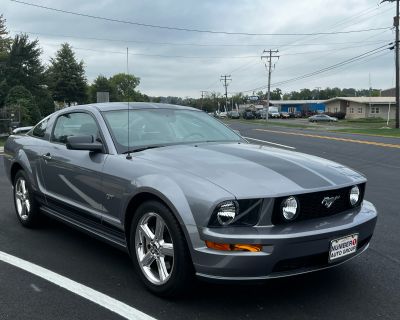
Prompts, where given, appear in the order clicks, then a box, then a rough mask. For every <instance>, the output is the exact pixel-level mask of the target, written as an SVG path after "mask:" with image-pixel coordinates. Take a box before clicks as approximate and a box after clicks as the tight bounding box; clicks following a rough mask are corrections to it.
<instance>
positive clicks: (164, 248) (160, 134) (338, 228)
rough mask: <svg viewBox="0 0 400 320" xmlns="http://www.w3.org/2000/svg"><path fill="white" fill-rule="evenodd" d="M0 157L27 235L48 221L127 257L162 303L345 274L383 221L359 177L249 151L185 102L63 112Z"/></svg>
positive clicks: (310, 159) (14, 139) (284, 153)
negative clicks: (208, 291) (193, 292)
mask: <svg viewBox="0 0 400 320" xmlns="http://www.w3.org/2000/svg"><path fill="white" fill-rule="evenodd" d="M253 117H254V116H253ZM4 152H5V156H4V171H5V172H6V175H7V177H8V179H9V181H10V182H11V184H12V195H13V200H14V204H15V211H16V217H17V219H18V221H19V222H20V223H21V225H23V226H24V227H27V228H29V227H33V226H35V225H39V224H40V222H41V220H40V218H41V215H42V214H46V215H48V216H50V217H53V218H55V219H57V220H60V221H62V222H64V223H66V224H68V225H70V226H72V227H75V228H77V229H79V230H81V231H83V232H86V233H88V234H90V235H92V236H94V237H96V238H98V239H101V240H103V241H106V242H107V243H110V244H112V245H114V246H115V247H118V248H120V249H121V250H123V251H125V252H127V253H129V255H130V258H131V261H132V263H133V265H134V269H135V273H136V274H137V275H138V276H139V277H140V279H141V280H142V281H143V283H144V284H145V285H146V287H147V288H148V289H149V290H150V291H151V292H153V293H155V294H158V295H162V296H174V295H177V294H181V295H182V294H185V293H186V292H187V291H188V290H190V288H188V287H189V286H190V284H191V283H193V278H194V277H195V276H197V277H199V278H202V279H209V280H219V281H239V282H240V281H244V280H253V281H261V280H265V279H270V278H279V277H283V276H291V275H296V274H303V273H306V272H311V271H317V270H322V269H326V268H330V267H334V266H337V265H340V264H342V263H344V262H346V261H348V260H350V259H351V258H354V257H356V256H358V255H360V254H362V253H363V252H364V251H365V250H366V249H367V248H368V246H369V242H370V240H371V237H372V235H373V232H374V229H375V224H376V220H377V211H376V209H375V207H374V205H373V204H372V203H370V202H368V201H366V200H365V199H364V194H365V186H366V182H367V179H366V178H365V177H364V176H363V175H362V174H361V173H359V172H356V171H354V170H352V169H350V168H347V167H345V166H343V165H340V164H338V163H335V162H332V161H328V160H325V159H321V158H318V157H315V156H310V155H307V154H304V153H296V152H293V151H288V150H282V149H278V148H273V147H267V146H261V145H253V144H250V143H248V142H247V141H246V140H245V139H243V138H242V137H241V136H240V135H238V134H237V133H235V132H234V131H232V130H231V129H230V128H229V127H227V126H225V125H224V124H222V123H221V122H220V121H217V120H216V119H214V118H212V117H210V116H208V115H207V114H206V113H204V112H202V111H200V110H197V109H194V108H189V107H184V106H176V105H168V104H155V103H143V102H136V103H130V104H127V103H122V102H120V103H118V102H117V103H99V104H91V105H83V106H74V107H69V108H65V109H62V110H60V111H58V112H56V113H53V114H52V115H50V116H48V117H46V118H45V119H43V120H42V121H41V122H40V123H39V124H37V125H36V126H35V127H34V128H33V130H31V131H30V132H29V134H28V135H23V136H18V135H11V136H10V137H9V138H8V139H7V141H6V143H5V146H4ZM238 168H239V169H240V170H238ZM7 194H8V192H7ZM10 194H11V192H10ZM2 214H4V215H6V214H8V212H2ZM42 231H43V230H42ZM40 232H41V230H40V229H38V230H37V231H36V232H35V233H36V236H39V233H40ZM19 233H20V232H19ZM53 236H56V234H53ZM19 238H20V239H22V238H23V236H22V235H21V236H20V237H19ZM63 254H66V252H63ZM103 258H104V259H107V258H108V257H107V253H104V256H103ZM80 259H85V257H80ZM358 265H362V266H364V267H365V263H364V261H363V260H360V261H359V262H358ZM99 268H101V265H100V266H99ZM103 272H106V270H104V271H103ZM338 272H339V273H340V274H343V272H346V271H345V270H344V269H341V270H338ZM347 277H348V279H349V281H351V278H352V277H357V278H358V279H362V278H363V269H362V268H357V265H355V266H354V268H352V269H351V272H350V273H348V274H347Z"/></svg>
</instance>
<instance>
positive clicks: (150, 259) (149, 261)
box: [140, 251, 155, 267]
mask: <svg viewBox="0 0 400 320" xmlns="http://www.w3.org/2000/svg"><path fill="white" fill-rule="evenodd" d="M154 260H155V258H154V256H153V255H152V254H151V253H150V251H149V252H147V253H146V254H145V255H144V257H143V259H142V260H141V261H140V263H141V264H142V265H143V267H150V265H151V264H152V263H153V262H154Z"/></svg>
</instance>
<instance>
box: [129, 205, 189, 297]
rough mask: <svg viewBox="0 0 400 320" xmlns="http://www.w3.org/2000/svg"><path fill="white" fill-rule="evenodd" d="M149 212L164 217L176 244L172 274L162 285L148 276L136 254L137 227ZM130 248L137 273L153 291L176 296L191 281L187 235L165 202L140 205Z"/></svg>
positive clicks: (133, 226) (134, 220)
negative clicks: (156, 283) (151, 280)
mask: <svg viewBox="0 0 400 320" xmlns="http://www.w3.org/2000/svg"><path fill="white" fill-rule="evenodd" d="M148 212H154V213H157V214H158V215H159V216H160V217H161V218H163V219H164V222H165V224H166V225H167V228H168V230H169V232H170V235H171V238H172V241H173V244H174V264H173V268H172V274H171V276H170V278H169V280H168V281H167V282H166V283H165V284H162V285H155V284H153V283H151V282H150V281H149V280H148V279H147V278H146V276H145V275H144V274H143V271H142V270H141V268H140V266H139V261H138V259H137V255H136V248H135V233H136V227H137V224H138V223H139V221H140V218H141V217H142V216H143V215H144V214H145V213H148ZM129 248H130V252H131V259H132V262H133V264H134V267H135V270H136V273H137V274H138V275H139V276H140V278H141V280H142V281H143V282H144V284H145V285H146V287H147V288H148V289H149V290H150V291H151V292H153V293H155V294H157V295H160V296H163V297H174V296H178V295H181V294H182V293H183V291H184V289H185V288H187V286H188V285H189V284H190V283H191V280H192V276H193V265H192V261H191V258H190V253H189V249H188V247H187V243H186V239H185V236H184V234H183V232H182V230H181V227H180V225H179V223H178V221H177V220H176V218H175V217H174V215H173V213H172V212H171V211H170V210H169V209H168V208H167V207H166V206H165V205H164V204H163V203H161V202H158V201H147V202H145V203H143V204H142V205H140V206H139V208H138V209H137V210H136V212H135V214H134V217H133V219H132V223H131V228H130V241H129Z"/></svg>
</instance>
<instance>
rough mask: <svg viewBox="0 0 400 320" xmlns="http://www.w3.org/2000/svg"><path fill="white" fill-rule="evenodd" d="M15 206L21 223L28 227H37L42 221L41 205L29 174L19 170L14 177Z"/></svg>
mask: <svg viewBox="0 0 400 320" xmlns="http://www.w3.org/2000/svg"><path fill="white" fill-rule="evenodd" d="M13 186H14V190H13V192H14V206H15V212H16V214H17V217H18V220H19V221H20V223H21V224H22V225H23V226H24V227H27V228H32V227H36V226H37V225H38V224H39V221H40V212H39V206H38V204H37V202H36V200H35V198H34V196H33V190H32V186H31V184H30V182H29V179H28V176H27V174H26V173H25V171H23V170H19V171H18V172H17V174H16V175H15V178H14V183H13Z"/></svg>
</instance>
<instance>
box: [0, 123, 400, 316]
mask: <svg viewBox="0 0 400 320" xmlns="http://www.w3.org/2000/svg"><path fill="white" fill-rule="evenodd" d="M231 127H232V128H233V129H238V130H240V132H241V133H242V135H243V136H246V137H250V138H253V139H258V140H264V141H268V142H272V143H275V144H281V145H283V146H282V148H286V146H287V147H292V148H295V151H299V152H305V153H310V154H313V155H317V156H321V157H324V158H328V159H330V160H334V161H338V162H340V163H343V164H345V165H348V166H350V167H352V168H354V169H356V170H359V171H361V172H363V173H364V174H366V175H367V177H368V179H369V183H368V185H367V192H366V198H367V199H368V200H370V201H372V202H373V203H374V204H375V205H376V206H377V208H378V210H379V213H380V214H379V220H378V223H377V227H376V233H375V235H374V237H373V239H372V242H371V247H370V249H369V250H368V251H367V252H366V253H364V254H363V255H361V256H360V257H358V258H357V259H354V260H352V261H351V262H349V263H347V264H344V265H341V266H339V267H336V268H333V269H330V270H326V271H321V272H316V273H311V274H307V275H301V276H297V277H292V278H284V279H275V280H270V281H268V282H266V283H264V284H262V285H217V284H209V283H200V282H199V283H194V284H193V289H192V290H191V291H190V292H188V294H187V295H186V296H185V297H184V298H182V299H180V300H163V299H160V298H157V297H155V296H153V295H151V294H150V293H148V292H147V291H146V290H145V289H144V288H143V286H142V285H141V283H140V281H139V279H138V278H137V277H136V276H135V275H134V274H133V268H132V266H131V263H130V261H129V257H128V256H127V255H125V254H124V253H122V252H120V251H118V250H116V249H114V248H112V247H110V246H108V245H106V244H103V243H101V242H98V241H97V240H94V239H91V238H90V237H88V236H86V235H84V234H81V233H80V232H78V231H75V230H73V229H70V228H69V227H66V226H64V225H62V224H60V223H57V222H55V221H51V220H47V221H46V223H45V224H44V225H43V226H42V227H41V228H40V229H37V230H28V229H24V228H22V227H21V226H20V225H19V223H18V222H17V218H16V217H15V213H14V208H13V204H12V201H11V199H12V196H11V195H12V193H11V186H10V185H9V183H8V181H6V178H5V174H4V168H3V164H2V159H1V156H0V226H1V227H0V251H3V252H6V253H9V254H12V255H14V256H17V257H19V258H22V259H24V260H27V261H30V262H32V263H35V264H37V265H39V266H42V267H44V268H46V269H49V270H51V271H53V272H56V273H58V274H60V275H63V276H65V277H67V278H69V279H72V280H74V281H76V282H79V283H81V284H84V285H86V286H88V287H90V288H92V289H95V290H97V291H99V292H101V293H104V294H106V295H108V296H110V297H112V298H115V299H117V300H119V301H121V302H123V303H125V304H127V305H129V306H132V307H134V308H136V309H138V310H140V311H142V312H144V313H146V314H148V315H150V316H152V317H154V318H157V319H193V320H194V319H229V320H231V319H267V318H268V319H280V320H284V319H398V315H399V314H400V304H399V301H400V236H399V229H400V211H399V207H400V192H399V191H400V188H399V187H398V185H399V178H400V149H399V148H396V147H393V146H395V145H400V139H390V138H378V137H369V136H360V135H347V134H333V133H321V132H318V133H315V132H314V131H306V130H299V129H287V128H279V127H271V128H268V129H267V130H269V131H265V127H263V126H257V125H253V124H251V122H249V124H245V123H234V124H231ZM257 129H258V130H257ZM260 129H261V130H260ZM315 135H317V136H320V137H315ZM353 140H354V141H353ZM357 141H364V142H367V143H359V142H357ZM252 142H256V141H255V140H253V141H252ZM369 142H373V144H370V143H369ZM260 143H261V142H260ZM0 297H1V298H0V319H1V320H3V319H121V317H119V316H117V315H116V314H115V313H112V312H111V311H109V310H106V309H105V308H103V307H101V306H99V305H98V304H95V303H93V302H90V301H88V300H86V299H83V298H81V297H79V296H77V295H75V294H73V293H71V292H69V291H66V290H64V289H62V288H60V287H58V286H57V285H55V284H52V283H49V282H47V281H45V280H43V279H41V278H38V277H36V276H34V275H32V274H30V273H28V272H26V271H23V270H20V269H18V268H16V267H14V266H10V265H9V264H6V263H4V262H0Z"/></svg>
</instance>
